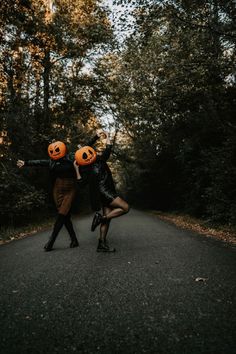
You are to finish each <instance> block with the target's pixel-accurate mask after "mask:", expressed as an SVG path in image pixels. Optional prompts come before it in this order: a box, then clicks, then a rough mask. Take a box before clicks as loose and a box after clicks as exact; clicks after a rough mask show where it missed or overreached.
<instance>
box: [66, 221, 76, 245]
mask: <svg viewBox="0 0 236 354" xmlns="http://www.w3.org/2000/svg"><path fill="white" fill-rule="evenodd" d="M65 227H66V229H67V231H68V232H69V235H70V239H71V243H70V248H74V247H78V246H79V242H78V240H77V237H76V234H75V230H74V228H73V224H72V221H71V218H70V215H67V216H66V220H65Z"/></svg>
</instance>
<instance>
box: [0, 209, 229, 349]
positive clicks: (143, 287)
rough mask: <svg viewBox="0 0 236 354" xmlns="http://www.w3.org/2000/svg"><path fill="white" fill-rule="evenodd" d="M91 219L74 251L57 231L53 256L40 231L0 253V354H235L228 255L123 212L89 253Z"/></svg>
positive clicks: (222, 247)
mask: <svg viewBox="0 0 236 354" xmlns="http://www.w3.org/2000/svg"><path fill="white" fill-rule="evenodd" d="M91 220H92V217H91V216H85V217H81V218H78V219H76V222H75V225H76V230H77V233H78V238H79V241H80V247H79V248H75V249H70V248H69V247H68V246H69V237H68V235H67V233H66V230H63V231H62V232H61V234H60V235H59V237H58V240H57V241H56V244H55V250H54V251H52V252H48V253H47V252H44V251H43V245H44V243H45V242H46V241H47V239H48V236H49V231H48V232H41V233H38V234H36V235H33V236H30V237H27V238H25V239H22V240H18V241H13V242H11V243H9V244H6V245H2V246H1V247H0V269H1V278H0V293H1V303H0V305H1V307H0V323H1V330H0V336H1V342H0V345H1V348H0V352H1V353H3V354H7V353H12V354H13V353H14V354H18V353H19V354H26V353H29V354H44V353H45V354H46V353H47V354H51V353H90V354H93V353H102V354H115V353H117V354H118V353H119V354H123V353H124V354H126V353H130V354H131V353H132V354H136V353H137V354H139V353H155V354H158V353H160V354H172V353H173V354H175V353H176V354H195V353H196V354H200V353H209V354H215V353H217V354H221V353H222V354H231V353H235V352H236V339H235V338H236V306H235V305H236V301H235V300H236V291H235V287H236V286H235V283H236V282H235V278H236V276H235V273H236V272H235V270H236V252H235V248H233V247H232V246H228V245H226V244H224V243H222V242H220V241H215V240H212V239H210V238H207V237H204V236H200V235H197V234H195V233H193V232H190V231H186V230H181V229H178V228H176V227H175V226H173V225H171V224H168V223H166V222H164V221H161V220H159V219H158V218H157V217H156V216H154V215H152V214H149V213H145V212H141V211H137V210H131V211H130V213H129V214H127V215H125V216H123V217H120V218H117V219H114V220H113V221H112V223H111V230H110V245H112V246H114V247H116V249H117V252H116V253H114V254H113V253H111V254H103V253H96V246H97V240H96V238H97V236H98V231H97V230H96V231H95V232H94V233H92V232H90V229H89V228H90V224H91ZM198 278H200V279H198ZM196 280H199V281H196Z"/></svg>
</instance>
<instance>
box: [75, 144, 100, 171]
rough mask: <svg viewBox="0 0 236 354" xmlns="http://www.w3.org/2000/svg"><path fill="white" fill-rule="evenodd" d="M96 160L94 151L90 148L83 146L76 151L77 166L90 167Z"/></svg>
mask: <svg viewBox="0 0 236 354" xmlns="http://www.w3.org/2000/svg"><path fill="white" fill-rule="evenodd" d="M96 158H97V154H96V151H95V150H94V149H93V148H92V147H90V146H84V147H82V148H80V149H79V150H77V151H76V153H75V160H76V162H77V164H78V165H82V166H85V165H90V164H91V163H93V162H95V161H96Z"/></svg>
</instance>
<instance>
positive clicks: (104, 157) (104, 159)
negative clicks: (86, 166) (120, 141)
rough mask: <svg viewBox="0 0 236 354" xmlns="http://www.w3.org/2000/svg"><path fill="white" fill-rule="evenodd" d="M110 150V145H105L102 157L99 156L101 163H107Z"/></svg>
mask: <svg viewBox="0 0 236 354" xmlns="http://www.w3.org/2000/svg"><path fill="white" fill-rule="evenodd" d="M111 149H112V145H110V144H109V145H107V146H106V148H105V150H104V151H103V153H102V155H101V156H100V159H101V160H103V161H107V160H108V159H109V157H110V155H111Z"/></svg>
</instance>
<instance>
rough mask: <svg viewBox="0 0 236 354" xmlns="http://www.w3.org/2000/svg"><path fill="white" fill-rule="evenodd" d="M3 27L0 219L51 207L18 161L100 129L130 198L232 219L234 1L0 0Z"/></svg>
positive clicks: (43, 184) (20, 219)
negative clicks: (104, 132) (109, 136)
mask: <svg viewBox="0 0 236 354" xmlns="http://www.w3.org/2000/svg"><path fill="white" fill-rule="evenodd" d="M113 8H115V9H116V12H114V10H113ZM0 38H1V41H0V48H1V56H0V77H1V80H0V223H1V226H2V227H3V226H8V225H13V226H15V227H17V226H18V225H23V224H26V223H29V222H32V220H33V219H34V218H35V217H36V216H37V217H38V216H39V215H40V217H41V218H44V217H45V215H46V214H47V213H50V212H51V211H52V210H53V204H52V203H51V197H50V183H49V176H48V171H46V170H43V171H42V170H41V169H37V168H31V169H24V170H19V169H18V168H17V166H16V161H17V160H18V159H23V160H24V159H36V158H47V147H48V145H49V143H50V142H51V141H52V140H53V139H56V140H61V141H64V142H65V143H66V145H67V147H68V149H69V150H70V151H74V150H76V149H77V145H78V144H83V143H84V142H86V141H87V140H88V139H89V138H90V137H92V136H93V135H94V134H95V131H96V129H97V128H104V129H105V130H110V131H111V133H112V135H113V137H114V147H113V154H112V159H111V160H110V164H111V167H112V168H113V169H114V174H115V179H116V180H117V183H118V184H117V185H118V189H119V190H120V193H121V194H122V195H124V196H125V198H126V199H127V200H128V201H129V203H130V204H131V206H133V207H137V208H145V209H150V210H160V211H165V212H173V211H175V212H179V213H187V214H189V215H193V216H195V217H199V218H202V219H206V220H210V221H211V222H214V223H216V224H225V225H226V224H227V225H235V223H236V183H235V181H236V79H235V75H236V2H235V1H234V0H229V1H228V0H227V1H226V0H163V1H161V0H160V1H158V0H132V1H118V0H116V1H115V0H114V1H106V2H105V1H99V0H73V1H71V0H55V1H53V0H13V1H7V0H1V2H0ZM81 193H82V194H83V193H84V195H83V198H82V197H81V198H82V199H83V201H84V203H85V204H86V194H85V192H83V191H82V192H81ZM78 203H79V202H78ZM80 208H81V206H79V209H80Z"/></svg>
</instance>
